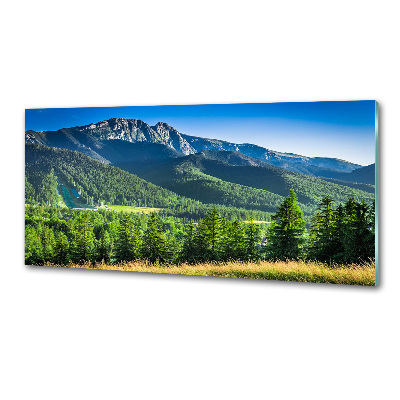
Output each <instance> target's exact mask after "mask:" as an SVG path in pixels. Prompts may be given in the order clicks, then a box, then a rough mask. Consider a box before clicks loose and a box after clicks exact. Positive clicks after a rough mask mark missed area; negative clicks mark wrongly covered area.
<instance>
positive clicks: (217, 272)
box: [48, 260, 375, 286]
mask: <svg viewBox="0 0 400 400" xmlns="http://www.w3.org/2000/svg"><path fill="white" fill-rule="evenodd" d="M48 265H51V266H54V267H57V265H54V264H48ZM65 267H69V268H86V269H102V270H116V271H134V272H152V273H159V274H175V275H177V274H179V275H200V276H220V277H228V278H248V279H267V280H278V281H294V282H315V283H333V284H346V285H362V286H374V285H375V263H374V262H368V263H364V264H362V265H360V264H350V265H349V264H347V265H337V266H334V267H332V266H328V265H326V264H323V263H320V262H310V261H308V262H307V261H275V262H273V261H260V262H238V261H228V262H221V263H217V262H214V263H198V264H186V263H183V264H180V265H156V264H151V263H148V262H146V261H142V260H140V261H131V262H128V263H121V264H112V265H109V264H104V263H95V264H94V263H89V262H88V263H85V264H73V263H70V264H68V265H66V266H65Z"/></svg>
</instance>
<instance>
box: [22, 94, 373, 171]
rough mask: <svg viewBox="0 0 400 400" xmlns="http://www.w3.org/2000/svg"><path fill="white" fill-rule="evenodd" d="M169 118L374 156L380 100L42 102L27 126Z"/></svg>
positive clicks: (310, 148)
mask: <svg viewBox="0 0 400 400" xmlns="http://www.w3.org/2000/svg"><path fill="white" fill-rule="evenodd" d="M114 117H117V118H136V119H141V120H143V121H145V122H147V123H148V124H150V125H154V124H156V123H157V122H159V121H162V122H166V123H168V124H169V125H171V126H173V127H174V128H175V129H177V130H178V131H179V132H181V133H185V134H188V135H194V136H201V137H205V138H213V139H222V140H227V141H231V142H235V143H253V144H257V145H260V146H263V147H266V148H268V149H271V150H277V151H282V152H289V153H296V154H301V155H305V156H311V157H316V156H319V157H335V158H341V159H344V160H347V161H352V162H355V163H358V164H361V165H369V164H372V163H373V162H375V101H372V100H364V101H343V102H341V101H334V102H307V103H256V104H207V105H182V106H133V107H87V108H43V109H29V110H26V112H25V128H26V130H30V129H31V130H35V131H44V130H57V129H60V128H68V127H72V126H80V125H87V124H90V123H92V122H98V121H102V120H105V119H109V118H114Z"/></svg>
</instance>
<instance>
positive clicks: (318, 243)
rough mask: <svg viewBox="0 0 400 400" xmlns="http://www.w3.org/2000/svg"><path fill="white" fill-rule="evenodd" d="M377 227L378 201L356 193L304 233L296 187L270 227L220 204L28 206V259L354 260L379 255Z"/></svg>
mask: <svg viewBox="0 0 400 400" xmlns="http://www.w3.org/2000/svg"><path fill="white" fill-rule="evenodd" d="M374 226H375V213H374V207H373V206H369V205H367V204H366V203H365V202H363V201H361V202H357V201H356V200H355V199H354V198H349V199H348V201H347V202H346V203H345V204H344V205H342V204H339V205H338V206H335V205H334V202H333V200H332V199H331V198H330V197H329V196H326V197H324V198H323V200H322V201H321V203H320V205H319V208H318V211H317V212H316V214H315V215H314V216H313V217H312V220H311V226H310V229H309V230H308V231H307V229H306V221H305V220H304V217H303V213H302V211H301V209H300V207H299V205H298V202H297V196H296V194H295V193H294V191H293V190H291V191H290V193H289V195H288V196H287V197H286V198H285V199H284V201H283V202H282V204H281V205H280V206H279V208H278V211H277V212H276V213H275V215H274V216H273V222H272V223H271V224H270V226H269V227H268V229H266V228H265V224H257V223H255V222H254V221H252V220H250V221H240V220H233V221H229V220H227V219H226V218H224V217H223V215H221V213H220V212H219V210H217V208H215V207H214V208H213V209H211V210H209V211H208V212H207V214H206V215H205V217H204V218H203V219H200V220H199V221H198V222H194V221H193V220H186V221H184V220H182V219H179V218H173V217H165V216H160V215H157V214H155V213H153V214H151V215H150V216H145V215H133V214H128V213H116V212H111V211H98V212H91V211H77V210H68V209H67V210H66V211H62V210H60V209H56V208H55V207H48V208H47V209H46V208H44V207H37V206H36V207H35V206H27V207H26V229H25V260H26V263H27V264H43V263H47V262H52V263H56V264H66V263H68V262H69V261H73V262H77V263H79V262H84V261H91V262H99V261H104V262H107V263H116V262H125V261H132V260H138V259H146V260H148V261H149V262H151V263H174V264H176V263H180V262H189V263H196V262H204V261H226V260H242V261H245V260H252V261H257V260H260V259H270V260H276V259H280V260H286V259H313V260H320V261H323V262H327V263H351V262H360V261H365V260H368V259H370V258H374V251H375V233H374Z"/></svg>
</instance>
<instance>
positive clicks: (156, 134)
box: [25, 118, 361, 176]
mask: <svg viewBox="0 0 400 400" xmlns="http://www.w3.org/2000/svg"><path fill="white" fill-rule="evenodd" d="M243 134H244V135H245V134H246V132H243ZM25 140H26V141H27V142H29V143H36V144H43V145H46V146H50V147H59V148H66V149H71V150H77V151H80V152H82V153H84V154H86V155H89V156H90V157H92V158H95V159H97V160H99V161H102V162H105V163H113V164H116V163H118V164H120V163H129V162H130V161H132V160H133V159H134V158H135V157H137V156H135V153H137V151H138V150H143V148H138V147H133V146H130V145H128V144H126V143H130V144H133V143H136V144H137V143H147V144H158V145H164V146H166V147H167V148H169V149H170V150H172V151H173V153H170V154H169V156H171V158H175V157H178V156H179V154H180V155H190V154H195V153H199V152H201V151H210V150H211V151H229V152H232V151H233V152H240V153H242V154H243V155H245V156H249V157H252V158H253V159H257V160H260V161H263V162H265V163H268V164H272V165H275V166H278V167H281V168H284V169H288V170H291V171H295V172H301V173H305V174H308V175H317V174H319V175H321V174H322V175H323V174H324V172H326V174H328V175H329V172H331V170H334V171H339V172H344V173H349V172H351V171H354V170H356V169H357V168H360V167H361V166H360V165H358V164H354V163H351V162H348V161H344V160H339V159H336V158H323V157H306V156H301V155H297V154H291V153H282V152H277V151H273V150H269V149H266V148H264V147H261V146H257V145H254V144H248V143H244V144H237V143H232V142H227V141H223V140H218V139H205V138H201V137H196V136H190V135H186V134H182V133H180V132H178V131H177V130H176V129H175V128H173V127H171V126H170V125H168V124H166V123H164V122H158V123H157V124H156V125H154V126H150V125H148V124H146V123H145V122H143V121H140V120H137V119H125V118H111V119H109V120H107V121H101V122H98V123H93V124H90V125H85V126H78V127H73V128H63V129H59V130H58V131H43V132H35V131H27V132H26V133H25ZM121 142H124V143H125V144H126V145H122V144H121ZM153 150H154V152H153V155H155V154H156V153H157V152H158V150H161V148H159V149H158V150H157V149H155V148H154V149H153ZM146 151H148V152H149V154H150V153H151V152H152V150H151V148H148V149H147V150H146ZM174 152H175V153H174ZM163 153H164V155H165V156H166V157H167V153H166V151H165V150H163ZM230 157H232V155H230ZM324 176H325V175H324Z"/></svg>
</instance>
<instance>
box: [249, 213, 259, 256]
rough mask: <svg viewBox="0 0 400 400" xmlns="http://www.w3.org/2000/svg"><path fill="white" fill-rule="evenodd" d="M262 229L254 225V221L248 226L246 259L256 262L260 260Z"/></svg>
mask: <svg viewBox="0 0 400 400" xmlns="http://www.w3.org/2000/svg"><path fill="white" fill-rule="evenodd" d="M260 240H261V238H260V227H259V225H257V224H256V223H254V221H253V219H251V220H250V221H249V223H248V224H247V226H246V250H245V252H246V258H247V259H249V260H253V261H256V260H258V259H260V251H259V248H258V244H259V242H260Z"/></svg>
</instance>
